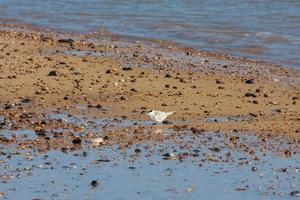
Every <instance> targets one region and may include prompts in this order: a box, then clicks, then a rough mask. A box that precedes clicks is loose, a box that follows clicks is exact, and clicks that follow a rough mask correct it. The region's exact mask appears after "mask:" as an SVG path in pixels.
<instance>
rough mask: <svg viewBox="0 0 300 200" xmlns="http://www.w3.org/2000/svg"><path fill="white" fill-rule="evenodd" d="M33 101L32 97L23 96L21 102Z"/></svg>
mask: <svg viewBox="0 0 300 200" xmlns="http://www.w3.org/2000/svg"><path fill="white" fill-rule="evenodd" d="M30 101H31V99H30V98H26V97H25V98H23V99H22V100H21V103H29V102H30Z"/></svg>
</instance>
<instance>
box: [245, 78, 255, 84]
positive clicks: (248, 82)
mask: <svg viewBox="0 0 300 200" xmlns="http://www.w3.org/2000/svg"><path fill="white" fill-rule="evenodd" d="M245 83H246V84H254V78H252V79H249V80H246V81H245Z"/></svg>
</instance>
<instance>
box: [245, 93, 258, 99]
mask: <svg viewBox="0 0 300 200" xmlns="http://www.w3.org/2000/svg"><path fill="white" fill-rule="evenodd" d="M245 97H254V98H256V97H257V95H256V94H254V93H251V92H246V93H245Z"/></svg>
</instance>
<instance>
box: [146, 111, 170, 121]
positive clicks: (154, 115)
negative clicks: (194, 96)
mask: <svg viewBox="0 0 300 200" xmlns="http://www.w3.org/2000/svg"><path fill="white" fill-rule="evenodd" d="M174 113H175V111H172V112H163V111H159V110H150V111H149V112H148V113H147V115H148V116H149V117H150V118H151V119H152V120H154V121H156V122H158V123H162V122H163V121H164V120H165V119H166V118H167V117H168V116H170V115H172V114H174Z"/></svg>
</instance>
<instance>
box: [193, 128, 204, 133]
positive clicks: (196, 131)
mask: <svg viewBox="0 0 300 200" xmlns="http://www.w3.org/2000/svg"><path fill="white" fill-rule="evenodd" d="M191 131H192V133H194V134H200V133H203V132H204V130H200V129H198V128H195V127H192V128H191Z"/></svg>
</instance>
